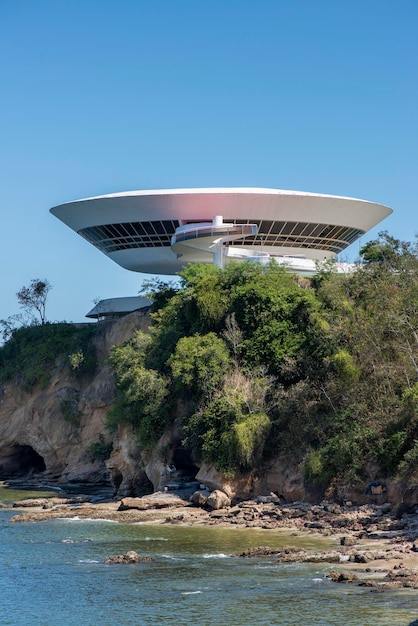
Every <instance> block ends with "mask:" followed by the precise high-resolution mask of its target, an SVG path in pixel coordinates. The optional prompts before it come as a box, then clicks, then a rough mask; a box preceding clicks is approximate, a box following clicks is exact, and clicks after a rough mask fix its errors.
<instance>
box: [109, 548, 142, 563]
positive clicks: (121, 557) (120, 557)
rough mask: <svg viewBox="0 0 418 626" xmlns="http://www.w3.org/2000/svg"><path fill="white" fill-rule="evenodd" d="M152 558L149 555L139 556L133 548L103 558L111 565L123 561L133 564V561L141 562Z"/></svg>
mask: <svg viewBox="0 0 418 626" xmlns="http://www.w3.org/2000/svg"><path fill="white" fill-rule="evenodd" d="M153 560H154V559H153V558H152V557H150V556H140V555H139V554H138V553H137V552H135V551H134V550H130V551H129V552H127V553H126V554H116V555H115V556H110V557H109V558H108V559H106V560H105V563H106V564H107V565H113V564H115V563H125V564H128V565H129V564H133V563H143V562H149V561H153Z"/></svg>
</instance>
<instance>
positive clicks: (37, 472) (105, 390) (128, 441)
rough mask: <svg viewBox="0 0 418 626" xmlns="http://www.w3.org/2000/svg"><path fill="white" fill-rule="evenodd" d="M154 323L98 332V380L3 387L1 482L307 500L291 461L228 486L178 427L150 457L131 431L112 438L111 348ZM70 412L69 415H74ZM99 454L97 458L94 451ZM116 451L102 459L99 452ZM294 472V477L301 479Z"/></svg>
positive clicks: (54, 377)
mask: <svg viewBox="0 0 418 626" xmlns="http://www.w3.org/2000/svg"><path fill="white" fill-rule="evenodd" d="M148 326H149V318H148V317H147V316H144V315H143V314H141V313H132V314H130V315H128V316H126V317H123V318H121V319H119V320H114V321H108V322H104V323H101V324H100V327H98V331H99V332H97V333H96V334H95V335H94V343H95V350H96V354H97V360H98V364H99V365H98V367H97V369H96V372H95V374H94V375H93V376H85V377H82V378H80V377H77V378H75V377H74V375H73V372H72V371H71V368H70V367H69V366H64V367H63V366H62V365H61V366H57V367H56V368H55V369H54V370H53V371H52V372H51V377H50V381H49V383H48V385H47V386H46V387H44V388H40V387H39V386H38V387H35V388H34V389H33V390H32V391H31V392H25V391H24V390H23V389H22V388H21V387H20V386H19V385H18V384H16V383H13V382H7V383H3V385H2V386H1V387H0V479H10V478H22V479H26V480H27V479H29V478H30V477H31V478H33V479H34V480H35V482H39V483H43V484H45V483H49V484H58V485H67V484H69V483H86V484H89V485H99V484H104V485H108V486H112V487H113V490H114V492H115V493H116V494H117V495H118V496H126V495H142V494H144V493H150V492H152V491H155V490H159V489H163V488H164V487H165V486H166V485H170V484H172V485H173V486H176V484H179V483H182V484H184V483H190V482H193V481H198V482H199V483H203V484H205V485H206V486H208V487H209V488H211V489H222V490H223V491H225V493H227V495H228V496H229V497H248V496H249V495H254V494H257V493H261V492H266V490H267V491H272V490H275V491H277V492H279V493H281V494H283V495H284V496H285V497H286V498H289V499H298V498H301V497H303V495H304V490H303V481H302V477H301V475H300V474H299V473H298V471H297V470H296V468H292V464H291V463H290V462H289V460H287V461H286V467H283V462H281V463H280V462H279V461H278V462H276V463H274V464H273V465H272V466H271V468H269V469H268V470H267V471H266V472H264V473H263V475H262V476H260V475H256V474H248V475H240V476H236V477H234V478H228V479H227V478H226V477H225V476H224V475H223V474H222V473H220V472H217V471H216V469H215V468H214V467H213V466H212V465H208V464H205V463H204V464H201V466H200V467H199V465H198V464H196V463H195V462H194V460H193V459H192V458H191V455H190V453H189V451H188V450H187V449H185V448H184V447H183V446H182V438H183V437H182V432H181V425H180V423H179V420H175V421H174V423H173V426H172V427H171V428H170V430H168V431H167V432H166V433H165V434H164V435H163V437H162V438H161V439H160V441H159V442H158V443H157V445H156V446H155V447H154V449H153V450H151V451H149V450H148V451H143V450H140V449H139V448H138V446H137V444H136V441H135V438H134V437H133V435H132V432H131V431H130V429H129V427H119V429H118V431H117V432H116V433H110V432H108V431H107V430H106V416H107V413H108V411H109V409H110V408H111V406H112V403H113V400H114V395H115V381H114V376H113V373H112V371H111V369H110V367H109V364H108V362H107V357H108V355H109V353H110V350H111V348H112V346H115V345H120V344H122V343H123V342H124V341H126V340H128V339H129V338H130V337H132V335H133V333H134V331H135V330H137V329H141V330H146V329H147V328H148ZM68 408H70V410H68ZM95 446H96V453H95V451H94V447H95ZM100 446H105V447H107V449H108V450H110V449H111V452H110V456H109V455H107V456H109V458H107V459H106V458H100V456H101V455H98V454H97V447H99V448H100ZM295 470H296V473H295Z"/></svg>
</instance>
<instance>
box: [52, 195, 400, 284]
mask: <svg viewBox="0 0 418 626" xmlns="http://www.w3.org/2000/svg"><path fill="white" fill-rule="evenodd" d="M51 213H52V214H53V215H55V216H56V217H58V218H59V219H60V220H62V221H63V222H64V223H65V224H67V226H69V227H70V228H72V229H73V230H75V231H76V232H77V233H78V234H79V235H81V236H82V237H84V238H85V239H87V241H89V242H90V243H92V244H93V245H94V246H96V248H98V249H99V250H101V251H102V252H104V253H105V254H106V255H107V256H108V257H110V258H111V259H112V260H113V261H115V262H116V263H118V264H119V265H121V266H122V267H125V268H126V269H129V270H133V271H136V272H147V273H152V274H175V273H176V272H178V271H179V270H181V268H182V267H183V266H184V265H186V264H188V263H191V262H201V263H216V264H217V265H219V266H220V267H223V266H224V265H225V264H226V263H228V262H229V261H231V260H236V261H243V260H248V259H252V260H256V261H259V262H267V261H269V260H270V259H271V258H274V259H275V260H276V261H277V262H278V263H282V264H285V265H286V266H288V267H289V269H292V270H293V271H296V272H298V273H311V272H313V271H315V268H316V262H317V261H323V260H325V259H330V258H333V257H334V256H335V255H337V254H338V253H340V252H342V251H343V250H345V248H347V246H349V245H350V244H352V243H353V242H354V241H356V240H357V239H359V237H361V236H362V235H363V234H364V233H366V232H367V231H368V230H370V228H372V227H373V226H375V225H376V224H378V223H379V222H380V221H382V220H383V219H384V218H385V217H387V216H388V215H390V213H392V210H391V209H389V208H388V207H386V206H384V205H381V204H376V203H374V202H368V201H366V200H358V199H355V198H344V197H339V196H330V195H323V194H316V193H304V192H299V191H284V190H280V189H257V188H254V189H253V188H213V189H163V190H153V191H129V192H124V193H116V194H109V195H105V196H97V197H94V198H86V199H84V200H77V201H75V202H68V203H66V204H61V205H59V206H56V207H54V208H52V209H51Z"/></svg>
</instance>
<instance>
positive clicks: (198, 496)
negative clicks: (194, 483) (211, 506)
mask: <svg viewBox="0 0 418 626" xmlns="http://www.w3.org/2000/svg"><path fill="white" fill-rule="evenodd" d="M208 496H209V491H195V492H194V493H193V494H192V495H191V496H190V502H191V503H192V504H196V505H197V506H205V504H206V502H207V500H208Z"/></svg>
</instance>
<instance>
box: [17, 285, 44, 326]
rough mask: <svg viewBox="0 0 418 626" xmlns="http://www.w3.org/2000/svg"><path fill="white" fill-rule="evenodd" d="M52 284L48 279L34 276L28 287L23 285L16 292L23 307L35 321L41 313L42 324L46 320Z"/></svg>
mask: <svg viewBox="0 0 418 626" xmlns="http://www.w3.org/2000/svg"><path fill="white" fill-rule="evenodd" d="M50 289H51V285H50V284H49V282H48V281H47V280H41V279H39V278H32V280H31V281H30V285H29V286H28V287H22V288H21V289H20V290H19V291H18V292H17V294H16V296H17V299H18V302H19V304H20V306H21V308H22V309H23V310H24V311H25V312H26V313H28V314H29V315H30V317H31V318H32V320H33V321H35V319H36V317H37V315H39V318H40V321H41V324H45V322H46V301H47V298H48V293H49V290H50Z"/></svg>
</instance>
